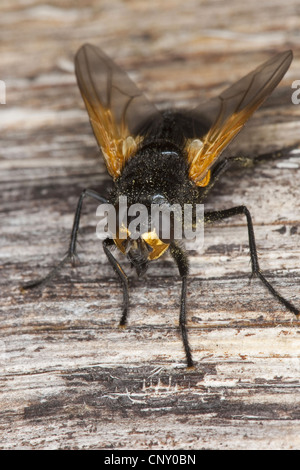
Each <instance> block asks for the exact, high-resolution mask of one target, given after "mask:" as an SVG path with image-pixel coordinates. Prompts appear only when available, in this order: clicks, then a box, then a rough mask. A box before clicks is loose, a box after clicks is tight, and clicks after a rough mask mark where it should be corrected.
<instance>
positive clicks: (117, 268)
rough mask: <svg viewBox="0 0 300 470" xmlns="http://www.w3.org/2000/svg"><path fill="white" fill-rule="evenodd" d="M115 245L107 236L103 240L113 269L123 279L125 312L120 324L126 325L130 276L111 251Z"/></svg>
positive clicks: (105, 251)
mask: <svg viewBox="0 0 300 470" xmlns="http://www.w3.org/2000/svg"><path fill="white" fill-rule="evenodd" d="M112 245H114V241H113V239H111V238H106V240H104V241H103V249H104V253H105V254H106V256H107V259H108V261H109V262H110V264H111V266H112V267H113V270H114V271H115V273H116V274H117V276H118V278H119V279H120V281H121V284H122V288H123V312H122V317H121V320H120V326H125V325H126V322H127V314H128V307H129V294H128V278H127V276H126V274H125V272H124V271H123V269H122V267H121V265H120V264H119V263H118V261H117V260H116V258H115V257H114V256H113V254H112V253H111V251H110V249H109V247H111V246H112Z"/></svg>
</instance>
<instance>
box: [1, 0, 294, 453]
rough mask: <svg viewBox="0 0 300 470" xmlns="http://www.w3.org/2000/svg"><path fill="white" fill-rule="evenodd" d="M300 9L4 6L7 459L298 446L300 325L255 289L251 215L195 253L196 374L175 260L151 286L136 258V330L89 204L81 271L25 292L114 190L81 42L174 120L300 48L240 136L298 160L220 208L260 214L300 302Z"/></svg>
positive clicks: (232, 178) (278, 272)
mask: <svg viewBox="0 0 300 470" xmlns="http://www.w3.org/2000/svg"><path fill="white" fill-rule="evenodd" d="M297 3H298V2H297V1H296V0H295V1H293V0H289V1H287V2H279V1H277V0H272V1H271V0H269V1H265V2H263V4H262V3H261V2H260V3H258V2H251V3H250V2H248V4H246V3H241V2H237V1H235V0H232V1H231V2H223V3H220V2H209V3H207V4H201V5H200V4H199V2H197V1H194V0H189V1H188V2H179V1H177V0H172V1H169V2H164V3H163V5H162V2H158V1H152V2H142V1H139V0H135V1H131V2H122V1H118V2H107V1H101V2H98V1H97V2H96V1H95V2H89V3H88V4H86V3H85V2H82V6H80V2H79V4H78V2H77V3H76V6H70V3H69V2H68V1H62V2H59V3H55V2H50V4H49V5H48V6H47V7H46V6H42V5H40V4H39V2H31V3H30V5H29V6H27V5H24V4H23V3H22V2H18V1H14V2H2V4H1V10H2V11H1V15H0V23H1V28H0V35H1V44H2V50H1V65H2V70H1V76H0V79H3V80H5V82H6V85H7V97H6V98H7V99H6V105H1V108H0V123H1V150H0V170H1V171H0V174H1V192H0V198H1V212H0V230H1V239H0V257H1V262H0V268H1V277H0V285H1V311H0V316H1V322H0V325H1V339H0V365H1V369H0V384H1V398H0V446H1V448H7V449H13V448H24V449H38V448H40V449H41V448H43V449H50V448H73V449H75V448H80V449H86V448H87V449H92V448H97V449H103V448H119V449H120V448H121V449H125V448H128V449H136V448H138V449H201V448H227V449H228V448H239V449H246V448H261V449H265V448H268V449H271V448H280V449H296V448H299V446H300V438H299V436H300V415H299V387H300V384H299V378H300V358H299V354H300V353H299V351H300V348H299V346H300V334H299V333H300V329H299V324H298V322H297V321H296V320H294V318H293V317H292V315H291V314H290V313H288V312H286V311H285V310H284V308H283V307H282V306H280V305H278V303H277V302H276V301H275V300H274V299H273V298H272V297H271V296H270V295H269V294H268V292H266V290H265V289H264V287H263V286H261V284H260V283H259V281H258V280H256V279H253V280H252V282H251V283H250V282H249V274H250V263H249V253H248V251H249V249H248V243H247V231H246V225H245V221H244V220H243V218H242V217H241V218H237V219H236V220H234V219H232V220H227V221H226V222H225V221H224V222H222V223H220V224H218V225H214V226H208V227H207V229H206V231H205V245H204V248H203V251H202V253H201V252H192V253H191V271H192V275H191V278H190V281H189V286H188V315H189V318H188V324H189V335H190V342H191V346H192V348H193V354H194V359H195V361H196V367H195V369H193V370H187V369H186V368H185V357H184V351H183V348H182V344H181V339H180V335H179V332H178V328H177V327H178V310H179V292H180V280H179V277H178V275H177V272H176V269H175V267H174V265H173V263H172V262H171V259H170V258H169V257H166V258H165V259H164V260H159V261H158V262H157V263H153V265H152V266H151V267H150V269H149V272H148V274H147V276H146V277H145V278H144V279H137V278H136V277H135V276H134V275H133V273H131V272H130V269H129V266H128V263H127V262H126V261H124V263H123V264H124V267H125V270H127V272H129V273H130V292H131V312H130V318H129V325H128V327H127V328H126V329H124V330H123V329H119V328H118V326H117V325H118V320H119V316H120V308H121V302H122V295H121V291H120V287H119V284H118V281H117V279H115V277H114V273H113V272H112V270H111V268H110V267H109V265H108V264H107V261H106V259H105V257H104V255H103V253H102V248H101V244H100V242H99V240H97V238H96V235H95V223H97V218H96V216H95V209H96V207H95V205H94V204H93V203H87V204H86V206H85V208H84V216H83V219H82V229H81V234H80V243H81V247H80V249H79V256H80V261H81V263H80V265H79V266H78V267H77V268H76V269H75V268H71V267H65V268H64V269H63V270H62V272H61V273H60V274H59V275H58V276H57V277H56V278H55V279H54V280H53V281H52V282H51V283H50V284H49V286H48V287H46V288H45V289H44V290H43V291H42V292H40V291H39V290H36V291H32V292H28V293H27V294H26V295H23V294H22V293H21V292H20V290H19V286H20V284H21V283H22V282H25V281H28V280H30V279H33V278H35V277H36V276H40V275H43V274H46V273H47V271H48V270H49V269H50V268H51V267H52V266H53V265H54V264H55V262H56V261H57V260H58V259H59V258H60V256H63V254H64V251H65V250H66V247H67V243H68V239H69V233H70V228H71V225H72V220H73V214H74V209H75V206H76V201H77V198H78V196H79V194H80V192H81V190H82V189H83V188H85V187H90V188H94V189H97V190H99V191H100V192H101V191H102V192H103V193H105V191H106V188H107V187H108V185H109V184H110V183H109V180H108V177H107V174H106V171H105V168H104V164H103V162H102V160H101V158H99V154H98V151H97V148H96V145H95V141H94V137H93V135H92V132H91V130H90V127H89V123H88V119H87V115H86V113H85V110H84V109H83V105H82V102H81V99H80V96H79V92H78V90H77V87H76V83H75V77H74V72H73V55H74V53H75V51H76V50H77V48H78V47H79V46H80V45H81V44H83V43H84V42H87V41H89V42H93V43H94V44H97V45H99V46H101V47H102V48H103V49H104V50H106V51H107V53H109V54H110V55H111V56H112V57H114V58H115V59H116V60H117V61H118V62H119V63H120V64H121V65H122V66H124V68H126V69H127V70H129V71H130V72H131V73H132V76H133V78H134V79H135V80H136V81H137V82H138V83H139V84H140V85H141V87H142V89H143V90H144V91H145V92H147V94H148V96H149V97H150V98H152V99H153V100H154V101H155V102H156V103H157V104H158V105H160V106H161V107H166V106H169V105H170V104H172V103H174V102H176V103H178V104H179V105H181V106H184V105H188V106H190V105H192V104H195V103H196V102H198V100H199V96H202V97H203V96H206V97H210V96H214V95H215V94H217V93H219V92H220V91H221V90H222V89H223V88H224V87H225V86H226V85H227V84H228V83H230V82H233V81H234V80H236V79H238V78H239V77H241V76H243V75H244V74H245V73H246V72H247V71H250V70H251V69H252V68H254V67H255V66H256V65H258V64H259V63H260V62H262V61H263V60H265V59H266V58H267V57H269V56H270V55H271V54H272V53H275V52H276V51H278V50H284V49H287V48H292V49H293V51H294V56H295V58H294V61H293V64H292V67H291V69H290V70H289V72H288V74H287V75H286V77H285V78H284V80H283V82H282V85H281V86H280V88H279V89H278V90H277V91H275V93H274V95H273V96H272V97H271V98H270V99H269V100H268V102H267V103H266V105H265V106H264V108H263V109H262V110H260V111H259V112H258V113H257V114H256V115H255V116H254V117H253V119H252V121H251V122H250V123H249V126H248V129H247V131H246V132H245V134H244V136H241V138H240V142H242V144H243V145H244V151H245V153H248V152H250V153H251V154H252V155H257V156H261V155H264V154H267V155H269V156H270V155H271V154H272V152H275V151H281V153H282V155H281V158H277V159H276V158H274V155H273V158H269V159H268V158H267V159H266V161H263V162H261V163H259V164H257V165H254V166H253V167H249V168H238V167H235V168H233V169H232V170H231V172H230V173H228V174H225V175H224V177H223V179H222V180H221V181H220V184H219V185H218V186H217V187H216V188H214V190H213V192H212V194H211V197H210V199H209V200H208V202H207V208H210V209H212V208H216V209H217V208H218V209H221V208H228V207H231V206H234V205H239V204H246V205H247V207H248V208H249V210H250V211H251V213H252V215H253V220H254V226H255V233H256V238H257V245H258V250H259V256H260V261H261V267H262V269H263V270H264V272H265V273H266V275H267V276H268V279H270V280H271V281H272V282H273V283H274V286H275V287H276V288H278V290H280V292H282V294H283V295H285V296H286V297H287V298H288V299H291V300H293V301H294V303H295V305H298V306H299V305H300V297H299V280H300V272H299V255H300V249H299V246H300V244H299V234H300V228H299V227H300V205H299V176H300V169H299V168H300V165H299V162H300V160H299V156H300V153H299V140H300V138H299V135H300V133H299V130H300V124H299V116H300V108H299V106H295V105H293V104H292V103H291V83H292V81H293V80H296V79H299V69H300V61H299V57H300V48H299V42H298V37H297V30H299V26H300V25H299V23H300V19H299V15H297V8H298V6H297ZM158 11H159V12H160V13H159V15H158ZM283 18H284V22H283V20H282V19H283ZM283 23H284V24H283ZM20 44H22V48H20ZM119 259H120V260H121V259H122V257H121V256H120V258H119Z"/></svg>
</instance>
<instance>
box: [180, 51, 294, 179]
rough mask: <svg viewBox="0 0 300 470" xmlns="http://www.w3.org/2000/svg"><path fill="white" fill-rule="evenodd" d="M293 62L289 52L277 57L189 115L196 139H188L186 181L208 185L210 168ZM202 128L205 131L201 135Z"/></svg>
mask: <svg viewBox="0 0 300 470" xmlns="http://www.w3.org/2000/svg"><path fill="white" fill-rule="evenodd" d="M292 58H293V54H292V51H285V52H282V53H280V54H277V55H276V56H274V57H272V58H271V59H269V60H268V61H266V62H264V63H263V64H262V65H260V66H259V67H257V68H256V69H255V70H253V72H250V73H249V74H248V75H246V76H245V77H244V78H242V79H241V80H239V81H238V82H236V83H235V84H234V85H232V86H230V87H229V88H227V89H226V90H225V91H224V92H223V93H221V95H220V96H218V97H217V98H214V99H212V100H210V101H208V102H207V103H206V104H204V105H200V106H198V107H197V108H195V109H194V110H192V111H191V124H192V127H193V134H194V136H195V137H196V138H192V139H191V138H190V139H188V140H187V142H186V148H185V149H186V152H187V155H188V161H189V178H190V179H191V180H192V181H193V182H194V183H195V184H196V185H197V186H206V185H207V184H208V183H209V180H210V168H211V167H212V165H214V163H215V162H216V161H217V159H218V158H219V156H220V155H221V153H222V151H223V150H224V149H225V148H226V147H227V145H228V144H229V143H230V142H231V141H232V139H233V138H234V137H235V136H236V135H237V134H238V133H239V131H240V130H241V129H242V127H243V126H244V124H245V123H246V121H247V120H248V119H249V118H250V117H251V116H252V114H253V113H254V111H255V110H256V109H257V108H258V107H259V106H260V105H261V104H262V103H263V102H264V100H265V99H266V98H267V97H268V96H269V95H270V93H272V91H273V90H274V88H275V87H276V86H277V85H278V83H279V82H280V80H281V79H282V78H283V76H284V74H285V73H286V71H287V70H288V68H289V66H290V64H291V61H292ZM205 126H207V129H208V130H207V131H206V133H205V134H204V135H203V128H204V127H205ZM200 139H201V140H200Z"/></svg>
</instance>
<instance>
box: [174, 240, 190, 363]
mask: <svg viewBox="0 0 300 470" xmlns="http://www.w3.org/2000/svg"><path fill="white" fill-rule="evenodd" d="M170 254H171V256H172V257H173V258H174V261H175V263H176V265H177V267H178V270H179V274H180V277H181V280H182V284H181V298H180V314H179V327H180V331H181V337H182V341H183V346H184V350H185V355H186V362H187V366H188V367H193V365H194V362H193V358H192V353H191V348H190V345H189V341H188V334H187V329H186V288H187V276H188V273H189V262H188V258H187V255H186V253H185V251H184V250H183V249H182V248H181V247H180V246H178V244H177V243H175V242H172V243H171V244H170Z"/></svg>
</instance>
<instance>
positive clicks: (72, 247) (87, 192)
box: [22, 189, 108, 290]
mask: <svg viewBox="0 0 300 470" xmlns="http://www.w3.org/2000/svg"><path fill="white" fill-rule="evenodd" d="M86 196H89V197H91V198H93V199H96V201H99V202H101V203H102V204H104V203H107V202H108V201H107V200H106V199H105V198H104V197H102V196H100V194H98V193H97V192H96V191H93V190H92V189H84V190H83V191H82V193H81V195H80V198H79V200H78V203H77V208H76V212H75V216H74V222H73V228H72V232H71V240H70V244H69V249H68V251H67V253H66V255H65V256H64V258H63V259H62V260H61V261H60V262H59V263H58V264H57V265H56V266H54V268H53V269H51V271H50V272H49V273H48V274H47V275H46V276H45V277H43V278H41V279H36V280H35V281H31V282H28V283H27V284H25V285H24V286H22V290H26V289H32V288H34V287H37V286H42V285H45V284H46V283H47V282H49V281H50V280H51V279H52V278H53V277H54V276H55V274H56V273H57V271H58V270H59V269H61V268H62V267H63V265H64V264H65V263H66V262H68V261H71V262H72V263H73V264H74V261H75V258H76V243H77V234H78V229H79V222H80V216H81V209H82V203H83V200H84V198H85V197H86Z"/></svg>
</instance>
